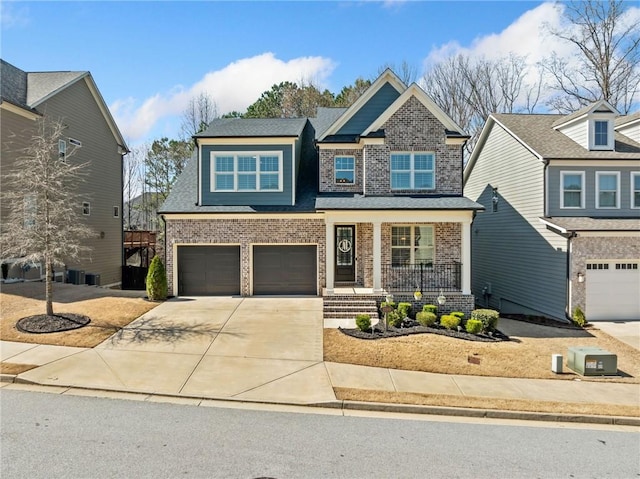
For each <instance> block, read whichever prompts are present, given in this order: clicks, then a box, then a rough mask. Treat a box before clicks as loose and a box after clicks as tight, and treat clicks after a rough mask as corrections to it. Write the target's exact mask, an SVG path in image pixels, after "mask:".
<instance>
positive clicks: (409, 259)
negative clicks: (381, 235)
mask: <svg viewBox="0 0 640 479" xmlns="http://www.w3.org/2000/svg"><path fill="white" fill-rule="evenodd" d="M433 258H434V247H433V226H429V225H419V226H400V225H398V226H392V227H391V264H392V266H404V265H409V264H428V265H432V264H433Z"/></svg>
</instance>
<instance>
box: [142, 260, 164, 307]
mask: <svg viewBox="0 0 640 479" xmlns="http://www.w3.org/2000/svg"><path fill="white" fill-rule="evenodd" d="M146 283H147V297H148V298H149V299H150V300H151V301H162V300H165V299H167V273H166V272H165V269H164V264H162V260H161V259H160V256H154V257H153V259H152V260H151V264H150V265H149V271H148V272H147V281H146Z"/></svg>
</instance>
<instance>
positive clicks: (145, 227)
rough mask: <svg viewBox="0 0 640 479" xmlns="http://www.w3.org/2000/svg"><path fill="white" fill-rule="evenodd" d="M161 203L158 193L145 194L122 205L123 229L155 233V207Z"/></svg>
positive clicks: (156, 214) (156, 215)
mask: <svg viewBox="0 0 640 479" xmlns="http://www.w3.org/2000/svg"><path fill="white" fill-rule="evenodd" d="M159 203H162V201H161V200H160V199H159V198H158V193H152V192H146V193H143V194H140V195H138V196H136V197H135V198H132V199H131V201H125V203H124V208H123V211H124V215H123V222H124V229H125V230H138V231H157V230H158V228H159V225H158V211H157V208H156V205H158V204H159Z"/></svg>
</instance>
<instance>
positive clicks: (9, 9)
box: [0, 2, 30, 28]
mask: <svg viewBox="0 0 640 479" xmlns="http://www.w3.org/2000/svg"><path fill="white" fill-rule="evenodd" d="M29 21H30V20H29V9H28V8H27V7H24V6H20V7H19V8H18V7H17V6H16V3H14V2H0V25H2V28H12V27H24V26H26V25H28V24H29Z"/></svg>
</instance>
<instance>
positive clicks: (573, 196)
mask: <svg viewBox="0 0 640 479" xmlns="http://www.w3.org/2000/svg"><path fill="white" fill-rule="evenodd" d="M580 200H581V193H580V192H579V191H565V192H564V206H565V207H566V208H581V207H582V205H581V204H580Z"/></svg>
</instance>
